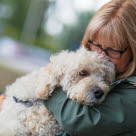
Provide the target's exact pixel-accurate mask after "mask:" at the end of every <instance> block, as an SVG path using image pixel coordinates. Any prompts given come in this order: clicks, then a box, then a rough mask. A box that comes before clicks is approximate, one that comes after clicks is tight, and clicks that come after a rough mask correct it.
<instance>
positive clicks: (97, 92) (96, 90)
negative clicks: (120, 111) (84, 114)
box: [91, 86, 104, 99]
mask: <svg viewBox="0 0 136 136" xmlns="http://www.w3.org/2000/svg"><path fill="white" fill-rule="evenodd" d="M91 91H93V92H94V95H95V98H96V99H100V98H102V96H103V95H104V92H103V90H102V89H101V88H100V87H97V86H96V87H94V88H92V89H91Z"/></svg>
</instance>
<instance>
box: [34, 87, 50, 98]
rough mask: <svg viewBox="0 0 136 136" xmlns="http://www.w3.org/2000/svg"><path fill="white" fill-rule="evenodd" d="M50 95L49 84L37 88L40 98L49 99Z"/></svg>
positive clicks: (37, 94)
mask: <svg viewBox="0 0 136 136" xmlns="http://www.w3.org/2000/svg"><path fill="white" fill-rule="evenodd" d="M49 95H50V94H49V85H46V86H44V87H41V88H40V87H39V88H37V89H36V97H37V98H39V99H47V98H48V97H49Z"/></svg>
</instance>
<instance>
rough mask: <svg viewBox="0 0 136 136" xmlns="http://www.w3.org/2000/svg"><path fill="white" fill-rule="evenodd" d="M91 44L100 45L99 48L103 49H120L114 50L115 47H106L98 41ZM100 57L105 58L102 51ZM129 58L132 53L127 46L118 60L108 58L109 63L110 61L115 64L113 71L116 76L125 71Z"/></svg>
mask: <svg viewBox="0 0 136 136" xmlns="http://www.w3.org/2000/svg"><path fill="white" fill-rule="evenodd" d="M93 43H94V44H99V45H101V47H102V48H103V49H113V50H120V49H117V48H115V46H112V45H110V46H108V45H106V44H103V43H102V41H100V40H98V39H95V40H94V41H93ZM95 50H96V51H97V52H99V51H98V50H97V49H96V48H95ZM101 55H104V56H107V54H106V52H105V51H102V52H101ZM131 56H132V52H131V49H130V48H129V46H128V47H127V48H126V51H125V52H124V53H123V54H122V55H121V57H120V58H117V59H114V58H110V57H109V61H111V62H112V63H113V64H115V70H116V73H117V74H119V73H123V72H125V71H126V70H127V66H128V65H129V62H130V61H131Z"/></svg>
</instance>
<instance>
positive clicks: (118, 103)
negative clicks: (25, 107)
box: [44, 0, 136, 136]
mask: <svg viewBox="0 0 136 136" xmlns="http://www.w3.org/2000/svg"><path fill="white" fill-rule="evenodd" d="M82 46H85V47H86V48H88V49H89V50H94V51H97V52H99V53H100V55H107V56H108V57H109V61H111V62H113V63H114V64H115V68H116V75H117V76H116V79H117V81H116V82H115V83H113V84H112V90H111V92H110V94H109V95H108V97H107V99H106V100H105V102H103V103H102V104H100V105H97V106H93V107H89V106H85V105H80V104H78V103H75V102H73V101H71V100H69V99H67V98H66V95H65V93H64V92H63V91H62V90H61V88H59V89H58V90H57V91H55V92H54V94H53V96H52V97H50V98H49V99H48V100H46V101H44V104H45V106H46V107H47V108H48V110H49V111H50V112H51V113H52V114H53V115H54V117H55V118H56V119H57V121H58V122H59V124H60V127H61V128H62V130H64V134H62V135H61V136H69V135H71V136H136V117H135V116H136V87H135V86H134V84H136V75H135V72H136V0H112V1H110V2H108V3H107V4H105V5H104V6H103V7H102V8H101V9H100V10H99V11H98V12H97V13H96V15H95V16H94V17H93V19H92V20H91V22H90V24H89V25H88V27H87V30H86V33H85V35H84V38H83V41H82Z"/></svg>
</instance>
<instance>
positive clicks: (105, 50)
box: [88, 40, 128, 59]
mask: <svg viewBox="0 0 136 136" xmlns="http://www.w3.org/2000/svg"><path fill="white" fill-rule="evenodd" d="M89 44H92V45H94V46H96V47H98V48H100V49H101V53H102V51H104V52H105V53H106V55H107V56H109V53H108V52H107V51H113V52H117V53H120V57H119V58H113V59H120V58H121V56H122V54H123V53H124V52H125V51H126V50H127V48H128V47H126V48H125V50H124V51H123V50H114V49H103V48H102V47H100V46H102V45H100V44H94V43H93V42H92V41H91V40H89V41H88V45H89ZM109 57H110V58H112V57H111V56H109Z"/></svg>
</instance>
